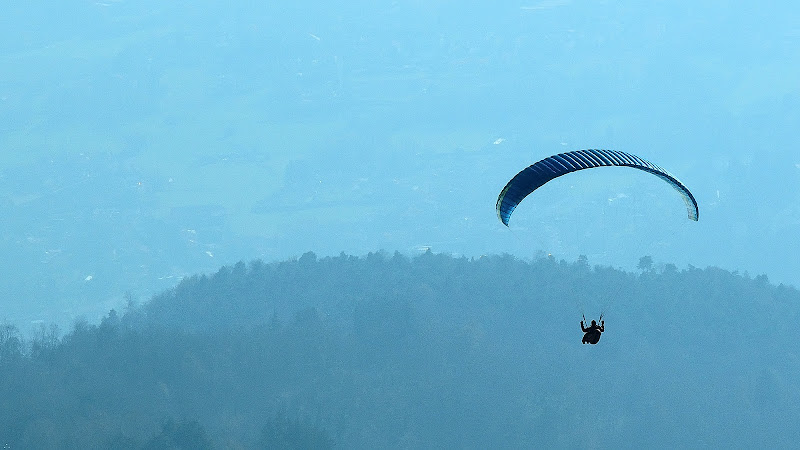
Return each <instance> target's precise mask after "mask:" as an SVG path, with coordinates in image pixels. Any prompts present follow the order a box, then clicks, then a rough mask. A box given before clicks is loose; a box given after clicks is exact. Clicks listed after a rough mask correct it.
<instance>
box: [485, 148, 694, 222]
mask: <svg viewBox="0 0 800 450" xmlns="http://www.w3.org/2000/svg"><path fill="white" fill-rule="evenodd" d="M613 166H620V167H632V168H634V169H639V170H643V171H645V172H647V173H650V174H653V175H655V176H657V177H659V178H661V179H662V180H664V181H666V182H667V183H669V184H670V186H672V187H673V188H675V190H676V191H678V193H679V194H680V195H681V197H682V198H683V201H684V203H686V210H687V213H688V216H689V219H691V220H694V221H697V219H698V218H699V216H700V211H699V209H698V207H697V201H696V200H695V199H694V196H693V195H692V193H691V192H689V189H687V188H686V186H684V185H683V183H681V182H680V181H679V180H678V179H677V178H675V177H674V176H673V175H672V174H670V173H669V172H667V171H666V170H664V169H662V168H661V167H659V166H657V165H655V164H653V163H651V162H650V161H647V160H646V159H643V158H640V157H638V156H636V155H631V154H630V153H625V152H620V151H616V150H598V149H588V150H577V151H572V152H567V153H559V154H558V155H553V156H548V157H547V158H545V159H543V160H541V161H539V162H537V163H535V164H533V165H532V166H529V167H527V168H525V169H523V170H522V171H521V172H519V173H518V174H516V175H515V176H514V178H512V179H511V181H509V182H508V184H506V186H505V187H504V188H503V190H502V191H500V196H499V197H498V198H497V217H498V218H499V219H500V221H501V222H502V223H503V225H505V226H508V221H509V219H510V218H511V213H512V212H514V209H515V208H516V207H517V205H519V203H520V202H521V201H522V200H523V199H524V198H525V197H527V196H528V194H530V193H531V192H533V191H535V190H536V189H538V188H540V187H541V186H543V185H544V184H545V183H547V182H548V181H550V180H552V179H554V178H558V177H560V176H562V175H566V174H568V173H571V172H576V171H578V170H583V169H592V168H595V167H613Z"/></svg>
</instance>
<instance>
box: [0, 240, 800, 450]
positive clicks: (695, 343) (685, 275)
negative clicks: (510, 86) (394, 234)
mask: <svg viewBox="0 0 800 450" xmlns="http://www.w3.org/2000/svg"><path fill="white" fill-rule="evenodd" d="M639 267H640V270H639V271H637V272H636V273H630V272H624V271H621V270H617V269H613V268H608V267H591V265H590V262H589V261H587V260H586V259H585V258H580V259H579V260H578V261H575V262H565V261H557V260H556V259H554V258H553V257H551V256H546V255H542V256H541V257H538V258H536V259H534V260H531V261H523V260H519V259H516V258H514V257H511V256H508V255H500V256H497V255H493V256H485V257H481V258H473V259H467V258H459V257H452V256H447V255H442V254H432V253H430V252H428V253H425V254H422V255H420V256H417V257H414V258H409V257H406V256H403V255H400V254H397V253H395V254H394V255H389V254H384V253H372V254H369V255H367V256H366V257H354V256H349V255H344V254H342V255H340V256H338V257H326V258H317V257H316V256H315V255H314V254H313V253H307V254H305V255H303V256H302V257H300V258H299V259H297V260H292V261H284V262H277V263H263V262H260V261H254V262H252V263H249V264H245V263H239V264H237V265H235V266H233V267H224V268H222V269H220V270H219V271H218V272H217V273H216V274H213V275H198V276H195V277H191V278H187V279H184V280H183V281H182V282H180V283H179V284H178V285H177V286H176V287H175V288H174V289H172V290H169V291H167V292H164V293H162V294H160V295H158V296H156V297H154V298H153V299H151V301H149V302H147V303H145V304H143V305H141V306H138V307H137V306H134V305H131V306H130V307H129V309H128V310H127V311H126V312H125V313H124V314H117V313H116V312H114V311H112V312H110V313H109V315H108V316H107V317H106V318H105V319H104V320H103V321H102V323H101V324H99V325H96V326H95V325H91V324H87V323H86V322H80V323H77V324H76V326H75V327H74V329H73V330H71V331H70V332H69V333H68V334H67V335H66V336H64V337H59V336H58V335H57V332H56V330H55V329H47V328H43V329H42V330H41V332H40V333H38V334H37V335H36V336H34V337H33V338H32V339H23V338H22V337H21V336H19V333H17V332H16V330H15V329H14V328H13V327H11V326H9V325H6V326H4V327H3V328H2V333H0V350H1V351H2V353H0V397H1V398H2V399H3V407H2V408H0V444H3V445H8V446H10V447H11V448H92V447H94V448H98V447H100V448H173V447H175V446H180V445H183V446H184V447H187V446H188V447H191V448H203V447H211V448H273V447H280V448H293V446H294V448H297V447H300V448H303V447H306V448H307V447H314V448H324V447H329V446H337V447H340V448H396V447H411V448H420V447H423V448H431V447H434V448H509V447H516V448H519V447H529V448H530V447H553V446H566V447H578V446H585V445H589V444H591V446H597V447H631V446H633V447H653V446H658V447H661V446H667V447H677V446H679V447H697V446H712V445H713V446H717V445H730V446H736V447H756V446H758V447H762V446H768V447H775V446H780V447H789V446H792V445H793V443H795V442H796V441H797V439H798V438H800V427H799V426H798V422H797V420H796V417H798V414H800V401H799V400H800V382H799V381H798V380H800V377H799V376H798V375H800V359H798V352H797V342H796V339H795V336H796V335H797V331H796V329H797V322H798V317H799V316H800V315H799V314H798V312H800V293H798V291H797V290H796V289H794V288H792V287H787V286H783V285H781V286H775V285H772V284H770V283H769V281H768V279H767V277H766V276H763V275H761V276H757V277H755V278H751V277H750V276H748V275H747V274H737V273H732V272H729V271H726V270H722V269H719V268H706V269H698V268H694V267H689V268H685V269H678V268H676V267H675V266H674V265H671V264H666V265H656V266H654V265H653V264H652V261H651V260H650V258H648V257H643V258H642V259H641V260H640V262H639ZM601 311H604V312H605V320H606V322H605V325H606V332H605V333H604V334H603V336H602V338H601V340H600V343H599V344H598V345H595V346H591V345H581V343H580V342H581V337H582V333H581V331H580V327H579V321H580V319H581V314H582V313H586V314H587V316H588V317H587V318H589V319H592V318H597V315H598V314H599V313H600V312H601ZM734 424H735V425H734Z"/></svg>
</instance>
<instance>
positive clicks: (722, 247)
mask: <svg viewBox="0 0 800 450" xmlns="http://www.w3.org/2000/svg"><path fill="white" fill-rule="evenodd" d="M486 5H491V6H486ZM799 24H800V8H798V7H797V5H796V3H795V2H790V1H783V2H768V3H755V2H750V3H746V4H737V5H735V6H733V5H732V4H731V3H730V2H723V1H705V2H696V1H672V2H635V1H580V2H578V1H575V2H573V1H559V0H550V1H548V0H545V1H538V2H537V1H531V2H526V1H504V2H478V1H466V2H465V1H435V0H425V1H421V0H420V1H324V2H323V1H296V2H236V3H235V4H233V5H231V4H230V3H223V2H207V1H192V2H188V1H172V2H162V1H150V0H146V1H130V0H101V1H97V2H93V1H71V0H68V1H62V2H38V3H36V4H32V3H31V2H28V1H20V0H11V1H8V2H5V3H4V13H3V14H2V16H1V17H0V67H2V69H1V70H0V208H2V215H0V250H2V252H3V254H4V258H3V260H2V261H3V262H2V265H0V274H2V275H0V276H2V279H0V296H2V298H3V308H2V310H0V320H2V319H6V320H9V321H12V322H16V323H19V324H21V325H24V324H27V323H30V322H32V321H38V320H44V321H52V320H55V321H59V322H62V323H63V322H68V321H69V320H72V318H73V317H75V316H78V315H86V316H87V318H89V319H90V320H95V319H96V318H97V317H98V316H99V315H100V314H102V313H104V312H106V311H107V310H108V309H109V308H111V307H114V306H118V305H119V304H121V302H122V298H123V295H124V294H125V293H126V292H128V293H130V294H131V295H133V297H134V298H141V299H146V298H147V297H148V296H149V295H150V294H152V293H154V292H157V291H159V290H161V289H165V288H168V287H170V286H172V285H174V284H175V283H176V282H177V280H178V279H179V278H180V277H181V276H185V275H188V274H193V273H197V272H207V271H213V270H216V268H218V267H219V266H221V265H223V264H230V263H233V262H236V261H239V260H249V259H253V258H262V259H264V260H267V261H274V260H282V259H285V258H289V257H294V256H299V255H301V254H302V253H304V252H306V251H309V250H312V251H314V252H316V253H317V254H319V255H329V254H338V253H339V252H341V251H344V252H347V253H352V254H356V255H361V254H365V253H367V252H370V251H376V250H379V249H385V250H387V251H394V250H399V251H401V252H403V253H407V254H413V253H415V252H418V251H421V250H422V249H424V248H428V247H430V248H431V249H432V250H433V251H435V252H448V253H456V254H464V255H467V256H477V255H480V254H485V253H499V252H510V253H512V254H514V255H517V256H519V257H532V256H533V255H535V254H536V253H537V252H541V251H544V252H550V253H553V254H554V255H555V256H556V257H557V258H564V259H567V260H575V259H576V258H577V256H578V255H580V254H585V255H587V256H588V258H589V262H590V264H604V265H612V266H615V267H624V268H633V267H635V265H636V262H637V261H638V258H639V257H640V256H643V255H651V256H652V257H653V259H654V260H655V261H656V263H662V264H663V263H670V262H671V263H675V264H677V265H678V267H686V266H687V265H689V264H691V265H695V266H700V267H704V266H707V265H716V266H720V267H722V268H725V269H729V270H740V271H748V272H749V273H751V274H753V275H757V274H761V273H766V274H767V275H768V276H769V278H770V280H771V281H773V282H785V283H791V284H794V285H796V286H797V285H800V263H798V260H800V259H799V258H798V251H800V233H799V232H800V189H799V188H798V186H800V153H798V150H797V149H798V148H800V146H798V144H800V140H799V139H798V137H797V131H796V130H797V128H798V125H800V82H798V80H800V53H798V52H797V49H798V48H800V25H799ZM583 148H612V149H616V150H622V151H627V152H630V153H635V154H637V155H640V156H642V157H644V158H647V159H649V160H651V161H653V162H655V163H656V164H659V165H660V166H662V167H664V168H666V169H668V170H669V171H671V172H672V173H673V174H674V175H676V176H677V177H678V178H679V179H680V180H681V181H682V182H683V183H684V184H686V185H687V186H688V187H689V189H691V190H692V192H693V193H694V195H695V197H696V198H697V200H698V203H699V206H700V220H699V222H697V223H694V222H691V221H689V220H688V219H687V218H686V213H685V209H684V205H683V203H682V201H681V199H680V197H679V196H678V195H676V194H675V192H674V191H673V190H672V189H671V188H670V187H669V186H668V185H667V184H666V183H663V182H662V181H661V180H658V179H657V178H655V177H652V176H648V175H647V174H644V173H642V172H638V171H634V170H629V169H628V170H626V169H608V170H596V171H587V172H583V173H581V174H574V175H573V176H570V177H564V178H562V179H559V180H556V181H554V182H552V183H550V184H548V185H547V186H545V187H543V188H542V189H541V190H540V191H537V194H536V195H535V196H534V197H531V198H529V199H526V201H525V202H523V203H522V204H521V205H520V207H519V208H518V210H517V212H515V214H514V216H513V218H512V221H511V228H510V229H506V228H505V227H503V226H502V225H501V224H500V222H499V221H498V220H497V218H496V216H495V211H494V206H495V200H496V198H497V194H498V193H499V191H500V189H501V188H502V187H503V185H505V183H506V182H507V181H508V180H509V179H510V178H511V177H512V176H513V175H514V174H516V173H517V172H518V171H519V170H521V169H522V168H524V167H526V166H527V165H530V164H532V163H534V162H535V161H537V160H539V159H541V158H543V157H545V156H548V155H551V154H554V153H558V152H562V151H568V150H577V149H583Z"/></svg>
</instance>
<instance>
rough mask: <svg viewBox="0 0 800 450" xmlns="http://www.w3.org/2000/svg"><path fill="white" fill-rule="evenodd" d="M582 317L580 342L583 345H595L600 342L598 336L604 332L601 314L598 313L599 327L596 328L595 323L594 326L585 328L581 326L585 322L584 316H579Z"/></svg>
mask: <svg viewBox="0 0 800 450" xmlns="http://www.w3.org/2000/svg"><path fill="white" fill-rule="evenodd" d="M581 316H583V320H582V321H581V331H583V333H584V334H583V340H581V342H582V343H584V344H592V345H594V344H597V342H598V341H600V334H602V333H603V332H604V331H605V322H604V321H603V313H600V325H599V326H598V325H597V323H595V324H594V325H589V327H585V326H584V325H583V324H584V323H585V322H587V320H586V315H584V314H581Z"/></svg>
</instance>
